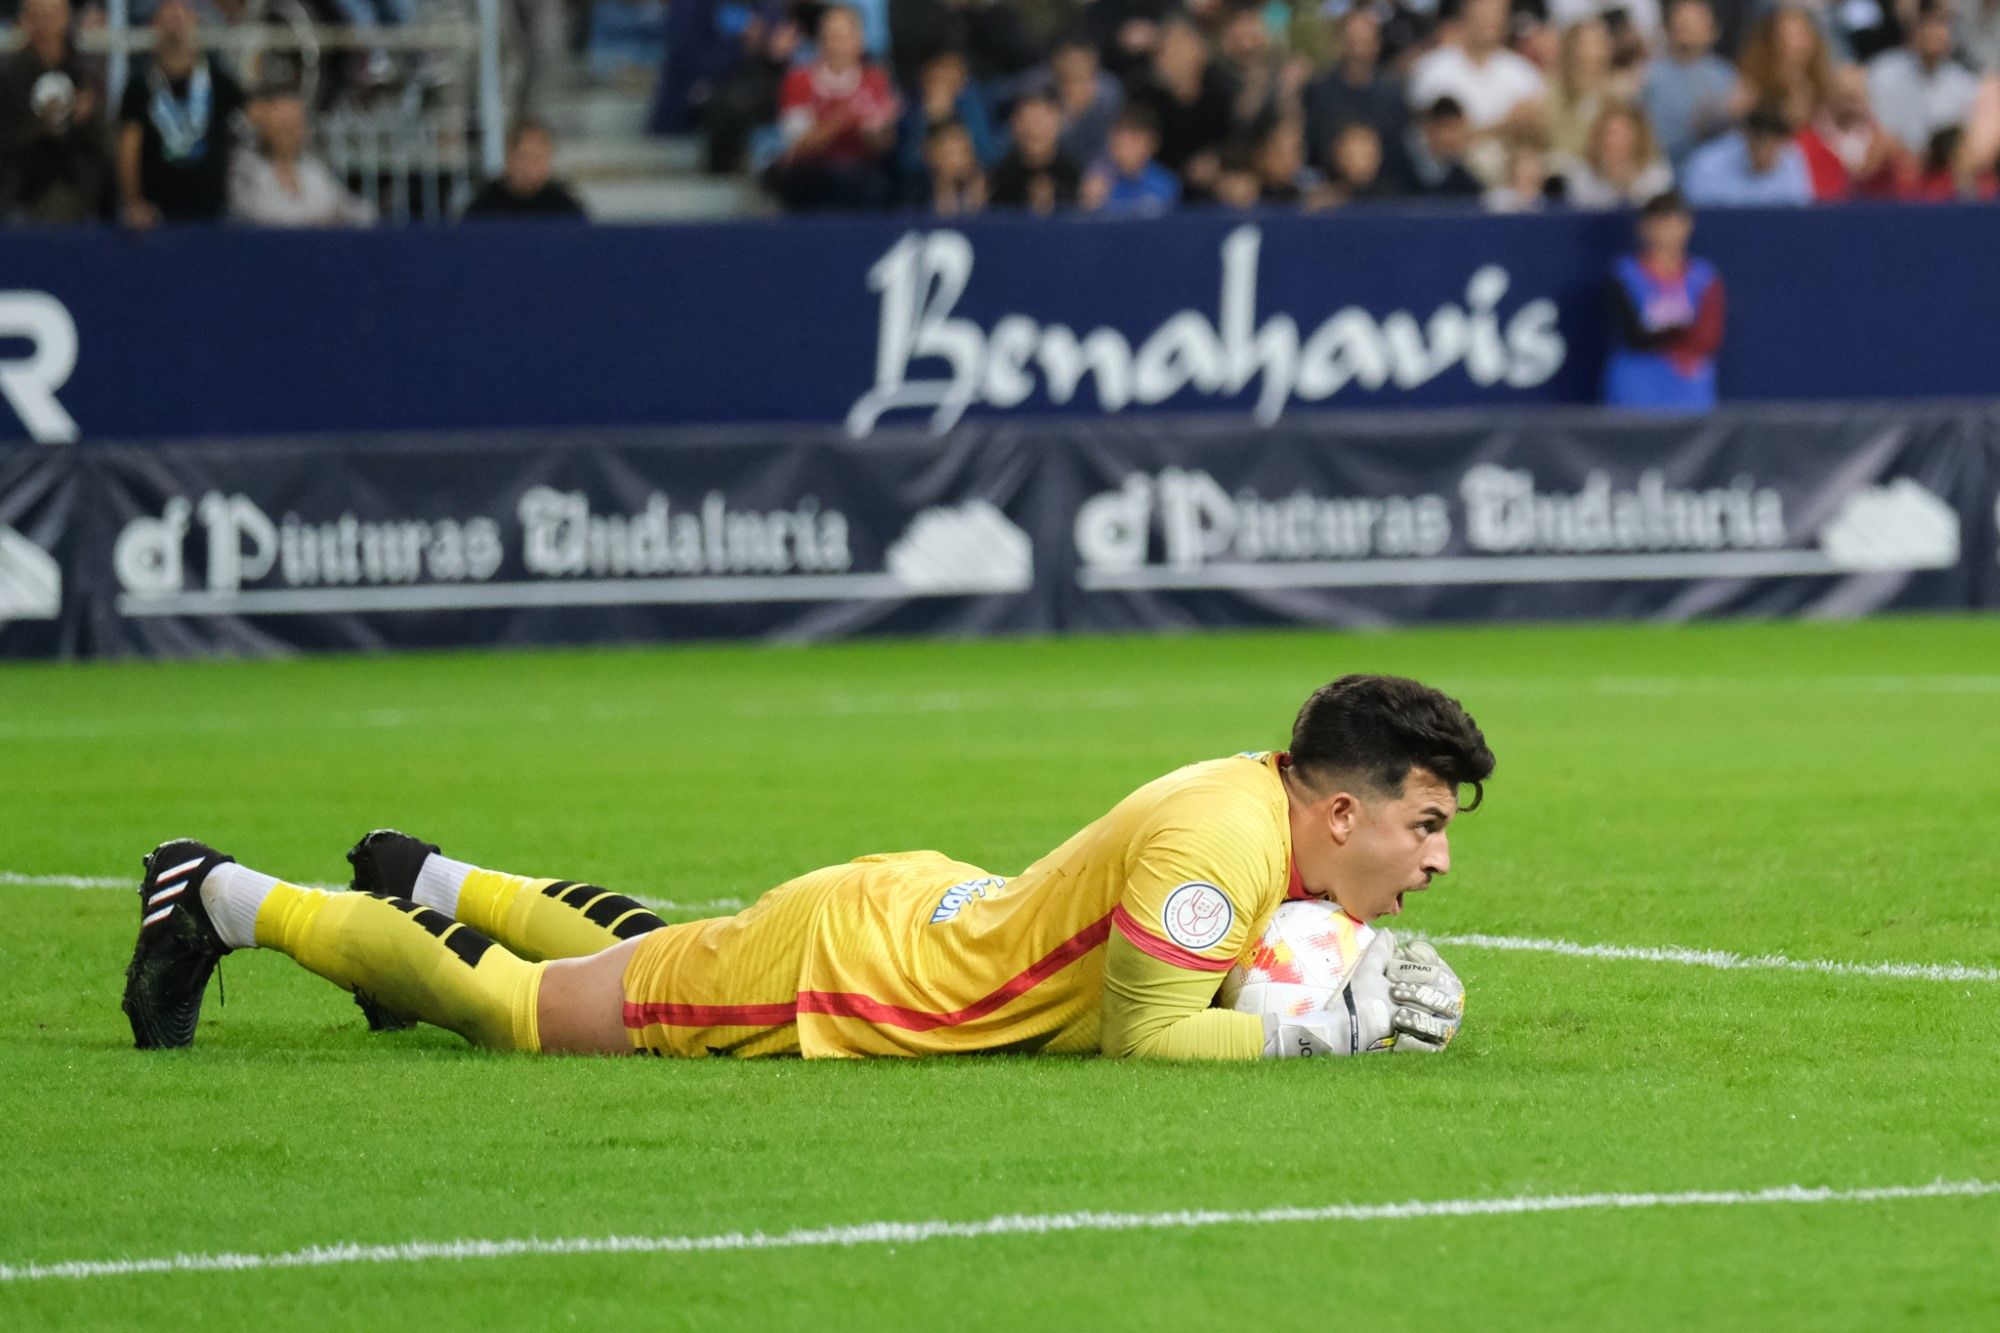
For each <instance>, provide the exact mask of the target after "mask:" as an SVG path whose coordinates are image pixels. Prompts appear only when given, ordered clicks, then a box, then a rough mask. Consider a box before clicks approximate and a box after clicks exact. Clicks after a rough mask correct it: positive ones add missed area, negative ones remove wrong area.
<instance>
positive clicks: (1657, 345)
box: [1604, 190, 1723, 412]
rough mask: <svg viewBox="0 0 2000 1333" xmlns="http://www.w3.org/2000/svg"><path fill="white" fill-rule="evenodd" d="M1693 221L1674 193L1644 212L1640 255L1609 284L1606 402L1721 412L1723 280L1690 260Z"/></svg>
mask: <svg viewBox="0 0 2000 1333" xmlns="http://www.w3.org/2000/svg"><path fill="white" fill-rule="evenodd" d="M1693 235H1694V215H1693V214H1692V213H1690V212H1689V211H1688V206H1687V201H1686V200H1684V199H1682V198H1681V196H1680V195H1679V193H1677V192H1676V191H1673V190H1668V191H1667V192H1666V193H1664V194H1661V195H1659V196H1658V197H1656V198H1654V199H1652V200H1650V201H1649V202H1648V203H1647V204H1646V206H1645V207H1644V208H1643V209H1641V210H1640V212H1639V248H1638V251H1637V253H1635V254H1630V255H1627V256H1625V257H1624V258H1623V259H1620V260H1619V261H1618V263H1617V265H1616V267H1615V268H1614V269H1613V270H1612V279H1611V317H1612V329H1611V344H1612V345H1611V356H1610V358H1609V360H1608V361H1607V362H1606V363H1605V367H1604V401H1605V403H1606V404H1607V405H1609V406H1612V407H1630V408H1639V409H1643V410H1648V411H1656V412H1706V411H1707V410H1709V409H1710V408H1712V407H1714V406H1715V398H1716V394H1715V358H1716V354H1717V353H1718V352H1720V351H1721V350H1722V330H1723V291H1722V278H1721V276H1720V275H1719V274H1717V273H1716V271H1715V265H1713V264H1711V263H1709V262H1708V261H1707V260H1706V259H1696V258H1693V257H1691V256H1690V255H1689V254H1688V241H1689V239H1690V238H1691V237H1692V236H1693Z"/></svg>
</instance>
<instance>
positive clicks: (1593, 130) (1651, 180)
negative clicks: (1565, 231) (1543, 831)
mask: <svg viewBox="0 0 2000 1333" xmlns="http://www.w3.org/2000/svg"><path fill="white" fill-rule="evenodd" d="M1563 176H1564V181H1565V189H1564V191H1563V193H1564V197H1565V198H1567V199H1568V200H1569V202H1570V203H1572V204H1574V205H1576V206H1577V207H1578V208H1635V207H1637V206H1638V205H1640V204H1643V203H1645V202H1646V201H1647V200H1648V199H1651V198H1653V197H1654V196H1656V195H1659V194H1662V193H1664V192H1665V191H1667V190H1669V189H1671V188H1673V183H1674V172H1673V168H1672V167H1670V166H1668V165H1667V161H1666V159H1665V158H1664V157H1662V156H1661V155H1660V150H1659V146H1658V145H1657V144H1656V143H1654V141H1653V130H1652V127H1651V126H1650V125H1648V124H1647V123H1646V113H1645V112H1643V111H1641V110H1639V108H1638V107H1636V106H1634V105H1632V104H1631V103H1630V102H1614V103H1612V104H1611V105H1610V106H1607V107H1605V108H1604V109H1603V110H1602V111H1600V112H1598V113H1597V123H1596V124H1594V125H1592V126H1591V127H1590V141H1589V143H1588V145H1587V146H1586V147H1585V149H1584V152H1583V155H1582V156H1581V157H1579V158H1576V159H1573V160H1572V161H1570V162H1569V163H1568V164H1567V166H1566V168H1565V170H1564V173H1563Z"/></svg>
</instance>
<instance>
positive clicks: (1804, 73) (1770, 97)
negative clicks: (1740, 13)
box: [1736, 4, 1833, 125]
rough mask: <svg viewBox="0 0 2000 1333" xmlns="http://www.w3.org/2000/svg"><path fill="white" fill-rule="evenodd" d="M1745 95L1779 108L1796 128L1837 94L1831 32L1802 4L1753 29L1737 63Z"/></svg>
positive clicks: (1777, 12) (1765, 19) (1778, 12)
mask: <svg viewBox="0 0 2000 1333" xmlns="http://www.w3.org/2000/svg"><path fill="white" fill-rule="evenodd" d="M1736 63H1737V69H1738V72H1739V73H1740V74H1741V75H1742V78H1743V95H1744V96H1745V97H1746V98H1748V99H1749V100H1750V101H1751V102H1752V103H1753V104H1754V103H1765V104H1770V105H1775V106H1777V107H1778V108H1779V109H1780V110H1781V111H1783V112H1784V113H1785V116H1786V117H1787V118H1788V119H1789V120H1790V121H1791V122H1792V123H1793V124H1795V125H1803V124H1805V123H1806V122H1808V121H1810V120H1811V119H1812V118H1813V117H1814V116H1816V115H1818V114H1819V109H1820V107H1821V106H1822V105H1824V104H1825V102H1826V98H1827V94H1828V93H1830V92H1831V91H1832V90H1833V58H1832V56H1831V54H1830V53H1829V50H1828V47H1827V39H1826V36H1825V34H1824V33H1823V32H1822V31H1821V30H1820V29H1819V27H1818V26H1816V25H1815V24H1814V22H1813V20H1812V18H1811V16H1810V15H1808V14H1807V13H1806V11H1805V10H1803V9H1801V8H1799V7H1798V6H1796V5H1789V4H1788V5H1786V6H1784V7H1783V8H1781V9H1775V10H1772V11H1771V12H1770V13H1769V14H1766V15H1765V16H1764V17H1763V18H1762V19H1761V20H1760V21H1759V22H1758V23H1757V25H1756V26H1755V27H1754V28H1752V29H1751V30H1750V37H1749V39H1748V40H1747V41H1745V42H1744V44H1743V54H1742V56H1741V57H1740V58H1739V59H1738V60H1737V62H1736Z"/></svg>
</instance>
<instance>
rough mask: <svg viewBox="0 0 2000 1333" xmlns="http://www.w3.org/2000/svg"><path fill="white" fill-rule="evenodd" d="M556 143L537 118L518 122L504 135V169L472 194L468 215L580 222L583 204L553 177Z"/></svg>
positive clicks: (466, 214)
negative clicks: (481, 188)
mask: <svg viewBox="0 0 2000 1333" xmlns="http://www.w3.org/2000/svg"><path fill="white" fill-rule="evenodd" d="M555 156H556V143H555V138H554V136H553V135H551V134H550V133H549V129H548V126H546V125H544V124H542V123H541V122H540V121H538V120H527V119H523V120H520V121H517V122H516V123H515V125H514V129H513V132H512V133H510V134H509V135H508V136H507V165H506V170H505V171H503V172H502V173H501V175H500V179H499V180H496V181H488V182H487V184H486V188H485V189H483V190H481V191H480V192H479V193H478V194H476V195H474V196H473V197H472V202H471V203H469V204H467V205H466V206H465V216H466V217H468V218H546V219H550V220H554V221H561V220H570V221H577V222H581V221H583V220H584V218H585V214H584V211H583V205H582V204H580V203H578V202H577V199H576V196H575V195H573V194H571V193H570V192H569V189H568V187H566V186H564V185H563V184H562V183H561V182H559V181H557V180H555V179H554V168H555Z"/></svg>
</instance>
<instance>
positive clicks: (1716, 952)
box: [0, 871, 2000, 981]
mask: <svg viewBox="0 0 2000 1333" xmlns="http://www.w3.org/2000/svg"><path fill="white" fill-rule="evenodd" d="M138 883H139V879H138V876H136V875H135V876H133V877H131V878H130V879H116V878H111V877H106V876H97V875H26V874H20V873H18V872H15V871H0V887H12V888H27V889H42V888H53V889H134V888H137V887H138ZM306 887H308V888H319V889H340V888H345V887H346V886H345V885H342V884H313V885H307V886H306ZM629 896H630V897H631V898H632V900H633V901H634V902H638V903H643V904H645V905H646V906H647V907H650V908H652V909H653V910H655V911H658V912H694V913H701V912H740V911H742V910H743V908H745V907H746V906H748V905H749V904H748V903H746V902H745V901H744V900H743V899H741V898H709V899H705V900H702V901H699V902H681V901H678V900H677V899H673V898H650V897H647V896H645V895H644V894H637V893H635V894H631V895H629ZM1429 938H1430V939H1431V940H1432V941H1433V942H1434V943H1437V944H1443V945H1450V946H1452V947H1455V948H1460V949H1492V950H1497V951H1499V952H1502V953H1550V954H1558V955H1561V956H1563V957H1566V958H1604V959H1611V960H1614V961H1622V962H1633V963H1677V964H1680V965H1681V966H1684V967H1711V968H1716V969H1718V970H1720V971H1725V972H1734V971H1765V972H1817V973H1819V974H1821V975H1823V976H1833V977H1892V978H1896V979H1899V980H1904V981H2000V967H1980V966H1976V965H1974V964H1971V963H1951V962H1947V963H1849V962H1842V961H1840V960H1838V959H1832V958H1788V957H1786V956H1785V955H1784V954H1781V953H1767V954H1741V953H1731V952H1730V951H1729V950H1727V949H1684V948H1682V947H1680V946H1679V945H1674V944H1668V945H1660V946H1657V947H1648V946H1640V945H1629V944H1581V943H1578V942H1577V941H1575V940H1558V939H1538V938H1535V937H1533V936H1522V935H1481V934H1469V935H1436V936H1430V937H1429Z"/></svg>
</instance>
